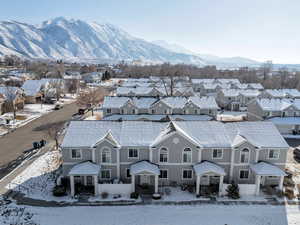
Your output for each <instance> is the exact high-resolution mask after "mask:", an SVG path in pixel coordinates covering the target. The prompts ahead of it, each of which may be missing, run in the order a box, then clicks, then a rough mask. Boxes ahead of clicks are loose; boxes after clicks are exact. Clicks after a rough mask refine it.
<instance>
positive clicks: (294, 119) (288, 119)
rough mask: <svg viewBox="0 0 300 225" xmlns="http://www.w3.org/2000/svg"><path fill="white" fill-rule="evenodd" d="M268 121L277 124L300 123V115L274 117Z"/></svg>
mask: <svg viewBox="0 0 300 225" xmlns="http://www.w3.org/2000/svg"><path fill="white" fill-rule="evenodd" d="M268 121H271V122H272V123H274V124H275V125H300V117H273V118H270V119H268Z"/></svg>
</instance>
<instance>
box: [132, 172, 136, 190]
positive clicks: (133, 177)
mask: <svg viewBox="0 0 300 225" xmlns="http://www.w3.org/2000/svg"><path fill="white" fill-rule="evenodd" d="M131 186H132V192H135V175H134V174H131Z"/></svg>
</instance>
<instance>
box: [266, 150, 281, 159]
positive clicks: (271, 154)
mask: <svg viewBox="0 0 300 225" xmlns="http://www.w3.org/2000/svg"><path fill="white" fill-rule="evenodd" d="M279 154H280V152H279V150H274V149H270V150H269V154H268V156H269V159H279Z"/></svg>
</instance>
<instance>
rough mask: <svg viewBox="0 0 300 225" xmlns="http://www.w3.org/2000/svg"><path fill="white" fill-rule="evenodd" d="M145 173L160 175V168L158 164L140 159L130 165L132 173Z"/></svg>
mask: <svg viewBox="0 0 300 225" xmlns="http://www.w3.org/2000/svg"><path fill="white" fill-rule="evenodd" d="M143 173H151V174H155V175H159V174H160V170H159V168H158V165H156V164H154V163H151V162H149V161H146V160H143V161H139V162H137V163H134V164H132V165H131V166H130V174H131V175H136V174H143Z"/></svg>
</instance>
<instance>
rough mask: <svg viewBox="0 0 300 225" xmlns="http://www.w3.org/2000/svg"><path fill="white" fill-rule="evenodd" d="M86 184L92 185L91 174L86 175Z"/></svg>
mask: <svg viewBox="0 0 300 225" xmlns="http://www.w3.org/2000/svg"><path fill="white" fill-rule="evenodd" d="M86 185H87V186H92V185H93V177H92V176H87V177H86Z"/></svg>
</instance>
